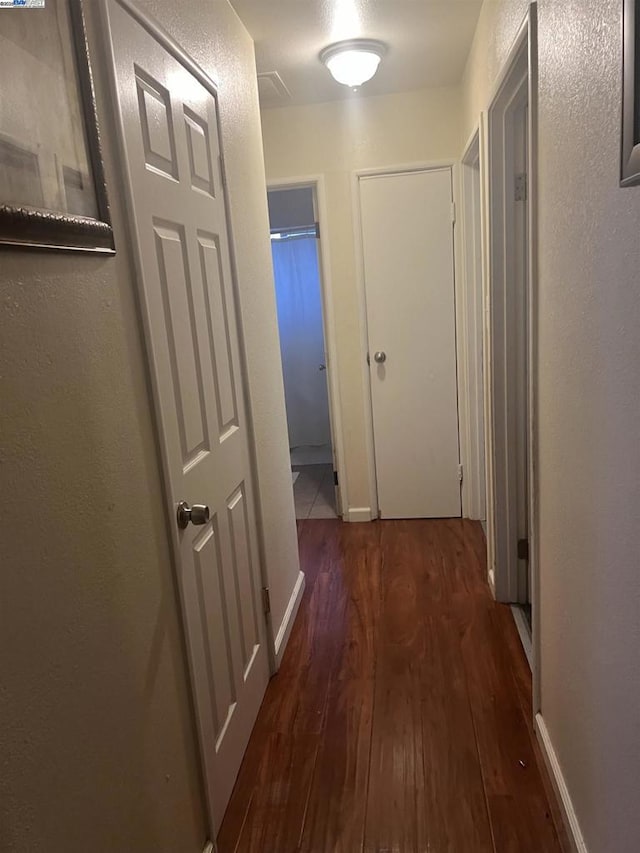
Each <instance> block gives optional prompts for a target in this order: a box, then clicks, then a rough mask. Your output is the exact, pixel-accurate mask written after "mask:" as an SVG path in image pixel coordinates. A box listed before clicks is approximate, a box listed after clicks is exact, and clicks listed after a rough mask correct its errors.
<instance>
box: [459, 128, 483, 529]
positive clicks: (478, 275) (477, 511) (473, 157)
mask: <svg viewBox="0 0 640 853" xmlns="http://www.w3.org/2000/svg"><path fill="white" fill-rule="evenodd" d="M481 149H482V139H481V127H480V125H479V124H478V125H477V126H476V127H475V128H474V130H473V132H472V134H471V136H470V138H469V141H468V142H467V144H466V146H465V149H464V152H463V154H462V158H461V163H460V196H461V200H460V203H461V207H462V217H461V225H462V254H463V271H464V275H463V276H462V281H461V298H460V315H461V323H460V326H461V338H462V341H463V346H462V353H463V360H462V364H461V369H460V373H461V375H462V376H463V377H464V378H463V381H462V382H461V387H462V388H463V389H464V390H463V393H462V394H461V396H462V397H464V398H465V405H464V407H461V410H462V412H463V413H464V415H465V417H464V424H461V429H460V448H461V457H462V459H463V460H466V463H465V462H463V464H464V478H463V481H462V513H463V516H464V517H465V518H472V519H476V520H480V521H486V517H487V515H486V513H487V487H486V451H485V389H484V385H485V380H484V365H485V345H486V335H485V332H484V318H485V312H484V305H485V302H484V289H485V280H486V278H485V275H484V250H483V242H484V231H485V216H484V208H483V204H484V199H483V184H484V179H485V175H484V168H483V158H482V150H481ZM463 427H464V428H463Z"/></svg>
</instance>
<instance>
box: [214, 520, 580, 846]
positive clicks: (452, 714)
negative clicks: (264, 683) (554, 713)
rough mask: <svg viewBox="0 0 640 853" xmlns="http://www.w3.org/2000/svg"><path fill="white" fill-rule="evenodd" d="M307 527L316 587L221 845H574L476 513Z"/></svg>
mask: <svg viewBox="0 0 640 853" xmlns="http://www.w3.org/2000/svg"><path fill="white" fill-rule="evenodd" d="M298 536H299V544H300V555H301V563H302V568H303V570H304V571H305V573H306V581H307V584H306V589H305V594H304V598H303V602H302V605H301V608H300V612H299V614H298V617H297V620H296V623H295V626H294V628H293V632H292V635H291V640H290V643H289V646H288V648H287V651H286V654H285V657H284V660H283V663H282V667H281V669H280V672H279V673H278V675H277V676H276V677H275V678H273V679H272V681H271V683H270V685H269V688H268V690H267V693H266V696H265V699H264V702H263V705H262V708H261V710H260V714H259V717H258V720H257V722H256V726H255V728H254V731H253V735H252V737H251V741H250V743H249V746H248V749H247V752H246V755H245V759H244V762H243V765H242V768H241V770H240V774H239V777H238V781H237V783H236V787H235V790H234V793H233V796H232V799H231V802H230V804H229V807H228V810H227V813H226V816H225V820H224V823H223V825H222V828H221V831H220V834H219V837H218V844H219V851H220V853H232V851H255V853H258V851H260V853H289V851H295V850H302V851H309V852H310V851H314V853H325V851H342V853H355V851H358V850H364V851H367V853H378V851H380V853H381V851H397V853H413V851H416V853H417V852H418V851H420V853H421V851H427V850H429V851H437V853H439V851H451V853H484V851H487V853H489V852H490V851H495V853H509V851H513V853H529V851H531V853H545V851H560V850H563V849H565V843H564V842H563V843H561V842H560V841H559V839H558V835H557V832H556V826H559V825H560V821H559V818H558V819H557V820H556V821H554V817H553V816H552V809H551V807H550V802H551V803H553V799H550V798H552V796H553V795H552V794H551V793H550V790H549V784H548V781H547V777H546V774H544V773H543V772H542V773H541V770H540V769H539V768H540V767H541V766H542V759H541V757H540V754H539V751H538V748H537V745H536V742H535V735H534V733H533V730H532V725H531V714H530V707H531V677H530V672H529V669H528V667H527V663H526V660H525V657H524V654H523V652H522V649H521V646H520V641H519V639H518V636H517V633H516V629H515V626H514V624H513V620H512V617H511V614H510V612H509V609H508V607H505V606H502V605H498V604H496V603H495V602H494V601H493V599H492V597H491V595H490V591H489V589H488V586H487V583H486V581H485V574H486V572H485V556H484V539H483V533H482V530H481V527H480V525H479V524H478V523H475V522H468V521H460V520H446V521H421V520H420V521H380V522H377V523H375V524H342V523H341V522H339V521H334V520H307V521H302V522H298ZM567 849H568V848H567Z"/></svg>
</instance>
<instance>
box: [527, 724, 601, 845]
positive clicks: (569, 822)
mask: <svg viewBox="0 0 640 853" xmlns="http://www.w3.org/2000/svg"><path fill="white" fill-rule="evenodd" d="M536 734H537V735H538V741H539V743H540V749H541V750H542V756H543V758H544V763H545V764H546V766H547V770H548V772H549V776H550V778H551V784H552V785H553V789H554V791H555V794H556V797H557V799H558V803H559V804H560V809H561V811H562V820H563V821H564V825H565V827H566V830H567V834H568V835H569V841H570V843H571V846H572V848H573V851H574V853H589V852H588V850H587V845H586V844H585V843H584V838H583V837H582V831H581V829H580V824H579V823H578V817H577V815H576V812H575V809H574V808H573V803H572V802H571V796H570V794H569V789H568V788H567V783H566V782H565V780H564V776H563V775H562V770H561V768H560V764H559V762H558V757H557V756H556V751H555V749H554V748H553V744H552V743H551V738H550V737H549V732H548V730H547V726H546V724H545V721H544V719H543V717H542V714H536Z"/></svg>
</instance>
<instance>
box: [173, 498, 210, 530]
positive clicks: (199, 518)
mask: <svg viewBox="0 0 640 853" xmlns="http://www.w3.org/2000/svg"><path fill="white" fill-rule="evenodd" d="M176 515H177V519H178V527H179V528H180V530H184V529H185V527H188V525H189V522H191V524H196V525H201V524H206V523H207V522H208V521H209V507H208V506H206V505H205V504H194V505H193V506H189V504H188V503H187V502H186V501H180V503H179V504H178V511H177V513H176Z"/></svg>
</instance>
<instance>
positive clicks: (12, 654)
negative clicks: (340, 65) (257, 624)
mask: <svg viewBox="0 0 640 853" xmlns="http://www.w3.org/2000/svg"><path fill="white" fill-rule="evenodd" d="M97 5H98V4H95V5H94V4H93V3H85V4H84V7H85V10H86V12H87V14H88V24H89V31H90V32H89V35H90V43H91V46H92V48H93V51H92V52H93V58H94V78H95V82H96V86H97V96H98V111H99V116H100V119H101V131H102V133H101V135H102V139H103V144H104V153H105V161H106V162H105V165H106V177H107V182H108V187H109V193H110V201H111V208H112V215H113V220H114V227H115V237H116V245H117V250H118V251H117V255H116V256H115V257H113V258H106V257H97V256H88V255H81V254H62V253H59V254H56V253H54V252H34V251H27V250H23V251H20V252H18V251H10V250H7V249H3V250H2V258H1V264H0V364H2V371H1V375H0V396H1V399H2V418H1V419H0V479H1V488H0V515H1V518H2V535H1V536H0V566H1V567H2V571H1V572H0V610H1V612H0V673H1V677H0V755H1V756H2V772H1V773H0V851H2V853H27V851H28V853H34V851H43V850H51V851H56V852H57V851H62V850H64V851H66V853H80V851H82V853H84V851H86V850H87V849H93V850H96V851H98V850H99V851H105V853H106V851H109V853H111V851H113V853H115V851H130V850H135V851H136V853H175V851H177V850H180V851H185V853H202V850H203V846H204V842H205V839H206V837H207V835H208V832H207V827H206V821H205V813H204V808H203V802H202V793H201V792H202V789H201V781H200V768H199V758H198V754H197V748H196V740H195V729H194V722H193V717H192V709H191V701H190V695H189V688H188V681H187V672H186V664H185V654H184V648H183V641H182V632H181V626H180V615H179V607H178V603H177V596H176V588H175V584H174V577H173V569H172V566H171V561H170V559H169V541H168V536H167V532H166V524H167V520H166V519H165V513H164V507H163V501H162V498H161V482H160V475H159V458H158V453H157V449H156V439H155V434H154V428H153V423H152V419H151V404H150V398H149V389H148V386H147V379H146V367H145V357H144V353H143V349H142V343H141V334H140V329H139V323H138V318H137V309H136V295H135V285H134V278H133V275H134V274H133V268H132V264H131V259H130V250H129V246H128V237H127V232H126V225H125V220H124V216H123V199H122V196H121V193H120V192H119V186H120V184H121V178H120V173H119V171H118V169H117V160H116V153H115V140H114V128H113V125H112V124H111V121H110V120H109V117H110V112H109V108H108V102H107V97H106V89H105V79H104V74H103V66H102V65H101V62H100V59H101V56H102V53H101V38H100V21H99V18H98V16H97V11H98V9H97ZM139 5H140V6H143V7H144V8H146V9H148V10H149V11H150V12H151V13H152V14H155V15H157V17H158V18H159V19H160V20H161V22H162V23H163V24H164V26H165V28H166V29H168V30H169V31H170V32H171V33H172V34H173V35H174V36H175V37H176V38H177V39H178V40H179V41H181V42H182V43H183V45H184V46H185V47H186V49H187V50H188V51H191V52H192V53H193V55H194V56H195V57H196V59H198V60H199V61H200V62H201V64H202V65H203V66H204V68H206V69H207V70H208V71H209V73H210V74H211V75H212V76H213V78H214V79H215V80H217V81H218V82H219V85H220V88H221V90H222V92H223V93H224V96H223V97H222V98H221V121H222V125H223V128H224V133H225V134H226V139H227V142H228V145H227V149H228V155H227V177H228V183H229V188H230V192H231V198H232V204H231V219H232V226H234V238H235V240H234V241H235V244H236V248H237V258H238V275H239V279H240V282H241V289H242V313H243V317H244V319H245V322H246V323H247V329H248V331H249V332H250V336H249V338H248V344H247V354H248V360H249V362H250V365H251V367H252V398H253V399H252V404H253V412H254V416H255V427H256V433H257V438H258V446H259V448H258V467H259V476H260V483H259V486H260V489H261V490H262V493H263V494H264V492H265V491H266V492H267V493H268V494H269V503H268V506H267V511H266V513H265V516H264V521H265V524H266V527H267V537H266V542H267V548H268V556H269V560H270V563H269V565H270V566H271V568H272V569H274V572H273V575H272V576H273V580H272V581H271V601H272V608H273V607H274V604H275V610H274V613H273V616H274V622H277V620H278V619H281V618H282V614H283V613H284V608H285V606H286V603H287V601H288V596H289V595H290V593H291V589H292V587H293V583H294V582H295V580H296V578H297V573H298V556H297V541H296V530H295V521H294V511H293V498H292V493H291V473H290V465H289V457H288V447H287V440H286V424H285V414H284V401H283V393H282V385H281V380H280V379H279V377H280V376H281V369H280V364H279V350H278V338H277V327H276V321H275V304H274V296H273V280H272V276H271V260H270V253H269V240H268V220H267V205H266V198H265V193H264V182H265V176H264V165H263V157H262V145H261V139H260V131H259V114H258V102H257V91H256V85H255V82H254V76H255V63H254V54H253V43H252V41H251V40H250V38H249V36H248V35H247V33H246V31H245V30H244V28H243V27H242V25H241V24H240V23H239V21H238V18H237V16H236V15H235V13H234V12H233V11H232V9H231V7H230V6H229V5H228V3H227V2H226V0H217V2H215V3H210V2H208V0H192V2H191V3H190V4H188V7H185V6H180V7H178V5H177V4H176V3H175V2H174V0H156V2H151V0H148V2H139ZM7 14H12V13H11V12H8V13H7ZM27 14H29V13H27ZM32 14H38V13H37V12H35V13H32ZM43 108H44V106H43ZM276 627H277V625H276Z"/></svg>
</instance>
